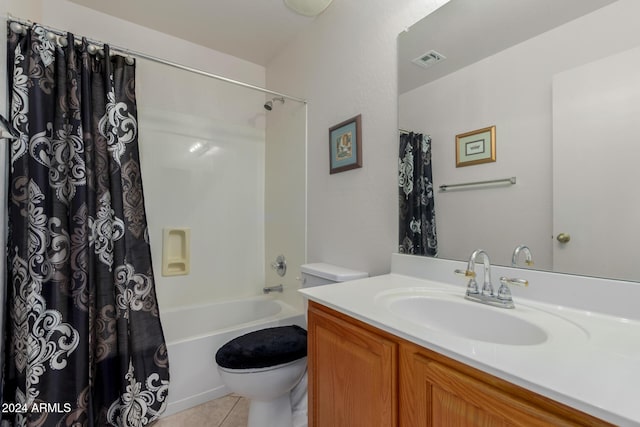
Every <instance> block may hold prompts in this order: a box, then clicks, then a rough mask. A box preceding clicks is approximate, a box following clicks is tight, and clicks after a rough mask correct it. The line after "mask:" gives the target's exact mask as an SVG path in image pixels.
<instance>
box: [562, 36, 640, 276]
mask: <svg viewBox="0 0 640 427" xmlns="http://www.w3.org/2000/svg"><path fill="white" fill-rule="evenodd" d="M553 174H554V177H553V183H554V188H553V212H554V214H553V239H554V242H553V263H554V271H561V272H567V273H576V274H585V275H592V276H602V277H613V278H620V279H628V280H640V265H639V264H640V48H636V49H632V50H629V51H625V52H623V53H620V54H616V55H613V56H610V57H607V58H605V59H602V60H599V61H596V62H592V63H589V64H586V65H584V66H581V67H578V68H574V69H572V70H568V71H565V72H562V73H559V74H557V75H556V76H554V79H553ZM561 233H564V235H565V236H560V237H561V239H560V240H563V239H562V237H566V236H569V237H570V240H569V241H568V242H566V243H561V242H560V241H558V235H560V234H561Z"/></svg>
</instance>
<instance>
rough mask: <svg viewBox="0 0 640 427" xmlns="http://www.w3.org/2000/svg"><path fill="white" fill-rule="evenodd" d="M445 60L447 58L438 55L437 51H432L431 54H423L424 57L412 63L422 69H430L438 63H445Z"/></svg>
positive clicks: (421, 56)
mask: <svg viewBox="0 0 640 427" xmlns="http://www.w3.org/2000/svg"><path fill="white" fill-rule="evenodd" d="M445 59H447V57H446V56H444V55H443V54H441V53H438V52H436V51H435V50H430V51H429V52H427V53H423V54H422V55H420V56H418V57H417V58H416V59H414V60H413V61H411V62H413V63H414V64H416V65H419V66H421V67H422V68H429V67H432V66H434V65H435V64H437V63H438V62H441V61H444V60H445Z"/></svg>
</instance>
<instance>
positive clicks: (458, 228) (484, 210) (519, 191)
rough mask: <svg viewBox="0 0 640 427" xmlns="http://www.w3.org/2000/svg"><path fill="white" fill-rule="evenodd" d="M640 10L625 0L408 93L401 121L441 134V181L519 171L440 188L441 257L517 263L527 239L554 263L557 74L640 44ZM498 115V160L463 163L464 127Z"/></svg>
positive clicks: (542, 258) (437, 142)
mask: <svg viewBox="0 0 640 427" xmlns="http://www.w3.org/2000/svg"><path fill="white" fill-rule="evenodd" d="M639 13H640V3H639V2H637V1H633V0H631V1H629V0H622V1H619V2H616V3H614V4H612V5H610V6H607V7H605V8H603V9H601V10H598V11H596V12H594V13H591V14H589V15H586V16H584V17H582V18H580V19H577V20H575V21H572V22H570V23H568V24H566V25H563V26H561V27H559V28H557V29H555V30H552V31H549V32H546V33H544V34H542V35H540V36H538V37H535V38H533V39H531V40H529V41H526V42H523V43H521V44H519V45H516V46H514V47H512V48H510V49H507V50H505V51H503V52H501V53H498V54H496V55H493V56H491V57H489V58H486V59H485V60H482V61H480V62H478V63H476V64H473V65H471V66H469V67H466V68H464V69H462V70H460V71H458V72H456V73H453V74H450V75H449V76H446V77H444V78H441V79H439V80H436V81H435V82H432V83H430V84H427V85H424V86H422V87H420V88H417V89H414V90H412V91H410V92H407V93H405V94H403V95H402V96H401V98H400V105H399V117H400V122H399V125H400V127H401V128H404V129H410V130H411V129H415V130H418V131H423V132H426V133H428V134H430V135H431V137H432V139H433V158H432V160H433V176H434V186H435V187H438V186H440V185H442V184H455V183H460V182H469V181H478V180H486V179H496V178H506V177H510V176H516V177H517V184H516V185H515V186H513V187H508V188H496V189H483V190H474V191H459V192H448V193H439V192H436V195H435V196H436V222H437V228H438V240H439V254H440V256H441V257H442V258H450V259H466V257H467V256H468V254H470V253H471V251H473V250H474V248H478V247H482V248H484V249H486V250H487V251H488V253H489V254H490V255H491V259H492V261H493V262H494V263H496V264H501V265H509V264H510V262H511V251H512V250H513V249H514V248H515V247H516V246H517V245H519V244H527V245H528V246H529V247H530V248H531V249H532V252H533V254H534V258H535V266H536V268H541V269H551V268H552V266H553V265H552V245H553V242H554V241H553V239H552V233H553V230H552V195H553V191H552V114H551V105H552V102H551V82H552V77H553V75H554V74H556V73H558V72H560V71H563V70H567V69H570V68H573V67H576V66H578V65H581V64H584V63H587V62H590V61H593V60H595V59H600V58H602V57H603V56H609V55H611V54H614V53H616V52H620V51H623V50H626V49H629V48H630V47H633V46H637V45H638V43H640V34H638V32H637V31H634V30H632V29H633V28H635V27H634V26H635V24H634V22H635V16H637V15H638V14H639ZM491 125H496V128H497V138H496V141H497V162H495V163H487V164H481V165H475V166H469V167H462V168H456V167H455V150H454V143H455V135H456V134H459V133H463V132H467V131H471V130H474V129H479V128H483V127H486V126H491Z"/></svg>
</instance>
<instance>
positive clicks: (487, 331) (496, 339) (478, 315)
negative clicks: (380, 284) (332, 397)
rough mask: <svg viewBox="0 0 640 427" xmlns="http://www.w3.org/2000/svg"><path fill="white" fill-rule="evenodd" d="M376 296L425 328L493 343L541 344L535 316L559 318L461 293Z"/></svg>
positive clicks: (543, 334) (542, 335)
mask: <svg viewBox="0 0 640 427" xmlns="http://www.w3.org/2000/svg"><path fill="white" fill-rule="evenodd" d="M377 300H378V302H379V303H382V304H383V305H384V306H385V307H386V308H387V309H388V310H389V311H390V312H391V313H393V314H394V315H395V316H398V317H400V318H402V319H404V320H408V321H409V322H412V323H415V324H418V325H420V326H423V327H425V328H428V329H431V330H436V331H440V332H443V333H447V334H450V335H455V336H458V337H463V338H467V339H472V340H477V341H485V342H490V343H495V344H506V345H537V344H542V343H544V342H545V341H546V340H547V339H548V338H549V335H548V333H547V331H546V330H545V329H543V328H542V327H540V326H539V325H538V324H536V323H540V322H536V320H538V319H537V318H538V317H542V320H543V322H542V324H545V323H546V324H548V323H549V321H548V319H545V317H547V318H548V317H553V318H555V319H554V320H555V322H558V321H559V319H558V318H556V317H555V316H552V315H550V314H549V313H546V312H542V311H541V312H539V313H534V310H531V309H525V308H521V307H520V308H518V307H517V308H516V309H513V310H512V309H504V308H497V307H491V306H488V305H484V304H480V303H477V302H472V301H468V300H465V299H464V296H463V295H452V294H450V293H446V292H438V291H422V292H420V291H416V290H409V291H406V290H405V291H404V292H392V293H383V294H382V295H379V296H378V298H377ZM545 320H546V322H544V321H545ZM555 322H554V323H555ZM563 323H564V322H563Z"/></svg>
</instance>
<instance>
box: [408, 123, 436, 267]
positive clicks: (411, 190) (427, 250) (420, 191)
mask: <svg viewBox="0 0 640 427" xmlns="http://www.w3.org/2000/svg"><path fill="white" fill-rule="evenodd" d="M398 186H399V189H400V194H399V201H400V224H399V246H398V251H399V252H400V253H404V254H415V255H429V256H437V255H438V238H437V235H436V213H435V204H434V197H433V179H432V171H431V138H430V137H429V136H426V135H422V134H420V133H413V132H411V133H402V134H400V152H399V157H398Z"/></svg>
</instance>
